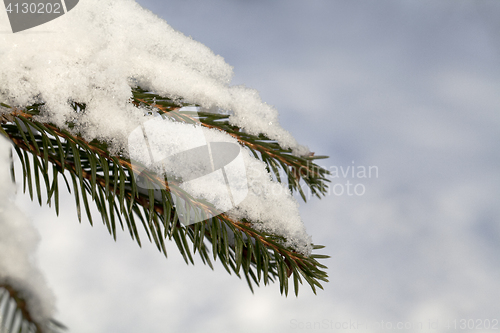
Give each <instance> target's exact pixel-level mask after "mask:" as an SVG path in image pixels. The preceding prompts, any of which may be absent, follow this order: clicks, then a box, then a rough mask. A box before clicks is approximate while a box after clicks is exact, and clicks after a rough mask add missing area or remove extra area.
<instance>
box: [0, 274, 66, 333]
mask: <svg viewBox="0 0 500 333" xmlns="http://www.w3.org/2000/svg"><path fill="white" fill-rule="evenodd" d="M23 294H24V292H23V291H22V290H18V289H17V288H15V287H14V286H13V285H11V284H9V283H7V282H1V283H0V332H20V333H56V332H60V330H64V329H66V327H65V326H64V325H62V324H61V323H59V322H58V321H56V320H54V319H51V320H49V321H48V322H46V323H41V322H38V321H37V320H35V319H34V318H33V316H32V314H31V311H30V309H29V306H28V304H27V301H26V299H25V297H24V296H23Z"/></svg>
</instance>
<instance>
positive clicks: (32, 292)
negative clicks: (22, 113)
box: [0, 135, 55, 323]
mask: <svg viewBox="0 0 500 333" xmlns="http://www.w3.org/2000/svg"><path fill="white" fill-rule="evenodd" d="M10 149H11V145H10V143H9V142H8V141H7V140H6V139H5V138H4V137H3V136H1V135H0V285H1V284H4V283H6V284H9V285H10V286H12V287H14V288H15V289H16V290H17V291H20V292H21V295H22V296H23V297H24V298H25V299H26V302H27V307H28V309H29V311H30V313H31V315H32V317H33V318H34V319H35V320H36V321H38V322H39V323H43V322H45V320H47V319H49V318H51V317H52V316H53V314H54V311H55V306H54V304H55V298H54V295H53V294H52V291H51V290H50V289H49V287H48V286H47V284H46V283H45V279H44V277H43V275H42V273H41V272H40V270H39V269H38V267H37V265H36V262H35V250H36V248H37V244H38V241H39V235H38V233H37V231H36V230H35V228H34V226H33V225H32V224H31V223H30V222H29V221H28V220H27V218H26V217H25V216H24V214H23V213H22V212H21V211H20V209H19V208H18V207H17V206H16V205H15V204H14V203H13V198H14V196H15V192H16V187H15V185H14V184H13V183H12V179H11V176H10Z"/></svg>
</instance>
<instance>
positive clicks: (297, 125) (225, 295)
mask: <svg viewBox="0 0 500 333" xmlns="http://www.w3.org/2000/svg"><path fill="white" fill-rule="evenodd" d="M82 1H83V0H82ZM138 2H139V3H140V4H141V5H142V6H144V7H146V8H148V9H150V10H151V11H153V12H154V13H156V14H157V15H158V16H160V17H162V18H163V19H165V20H166V21H167V22H168V23H169V24H170V25H171V26H172V27H173V28H175V29H176V30H179V31H181V32H183V33H184V34H186V35H188V36H192V38H193V39H195V40H197V41H200V42H201V43H203V44H205V45H207V46H208V47H209V48H211V49H212V50H213V51H214V52H215V53H216V54H220V55H221V56H223V57H224V58H225V60H226V61H227V62H228V63H229V64H230V65H232V66H234V73H235V77H234V80H233V83H234V84H245V85H246V86H248V87H252V88H255V89H257V90H258V91H259V92H260V94H261V96H262V99H263V100H264V101H266V102H267V103H269V104H271V105H274V106H275V107H276V108H277V109H278V110H279V112H280V121H281V124H282V126H283V127H284V128H285V129H288V130H289V131H290V132H292V134H293V135H294V136H295V137H296V138H297V139H298V141H299V142H301V143H302V144H305V145H308V146H309V148H310V149H311V151H314V152H316V153H317V154H318V155H328V156H330V158H329V159H327V160H322V161H321V162H322V163H321V164H322V165H323V166H324V167H326V168H328V169H329V170H331V171H332V178H331V181H332V183H331V185H332V187H331V190H330V194H329V195H327V196H326V197H325V198H323V199H322V200H318V199H314V198H311V200H309V201H308V202H307V203H306V204H301V213H302V218H303V221H304V223H305V225H306V227H307V230H308V232H309V234H311V235H312V236H313V240H314V242H315V243H317V244H323V245H326V248H325V249H324V250H322V253H325V254H329V255H330V256H331V259H328V260H325V264H326V265H327V266H328V267H329V269H328V272H329V275H330V282H329V283H327V284H325V286H324V287H325V290H324V291H322V290H319V292H318V295H314V294H313V293H312V292H311V290H310V289H309V288H308V287H307V286H303V287H302V288H301V291H300V294H299V297H298V298H296V297H295V296H288V297H284V296H281V295H280V293H279V285H276V284H274V285H270V286H266V287H264V286H263V287H260V288H257V289H256V291H255V294H252V293H251V292H250V290H249V289H248V287H247V285H246V282H245V281H244V280H239V279H238V278H237V277H235V276H230V275H228V274H227V273H226V271H225V270H224V269H223V267H222V266H221V265H218V264H217V265H216V268H215V272H214V271H211V270H210V269H209V268H208V267H206V266H204V265H202V264H201V262H200V263H199V264H197V265H196V266H187V265H186V264H185V263H184V261H183V259H182V258H181V256H180V255H179V254H178V253H177V249H176V247H175V246H172V245H171V244H170V247H169V249H170V252H169V253H170V254H169V258H168V259H165V258H164V257H162V255H161V254H160V253H159V252H157V250H156V249H155V247H154V246H153V245H151V244H145V245H144V246H143V248H142V249H140V248H139V247H138V246H137V245H136V244H135V243H133V242H132V241H131V240H130V238H129V236H128V235H127V234H126V233H124V232H122V233H119V234H118V240H117V242H116V243H115V242H114V241H113V239H112V237H111V236H109V234H108V233H107V230H106V228H105V227H104V226H103V225H101V224H99V223H96V225H95V226H94V227H91V226H89V224H88V223H87V222H86V221H84V222H82V224H78V222H77V218H76V213H75V205H74V201H73V198H72V197H70V196H66V197H65V198H64V199H63V200H64V201H63V202H64V203H65V205H63V207H62V209H61V214H60V217H59V218H57V217H56V216H55V213H54V211H53V210H51V209H49V208H46V207H44V208H39V207H37V205H36V204H34V203H31V202H30V200H29V198H28V196H27V195H19V197H18V204H19V205H20V206H21V207H23V208H24V210H25V211H27V214H28V215H29V216H30V217H31V218H32V219H33V220H34V221H35V225H36V226H37V228H38V229H39V231H40V234H41V243H40V247H39V253H38V255H39V264H40V266H41V268H42V270H43V271H44V273H45V274H46V276H47V279H48V281H49V284H50V286H51V287H52V289H53V290H54V293H55V294H56V296H57V300H58V304H57V305H58V308H59V313H58V316H57V318H58V319H59V320H60V321H62V322H63V323H64V324H66V325H67V326H69V327H70V332H71V333H87V332H88V333H109V332H120V333H137V332H204V333H207V332H252V331H255V332H273V333H280V332H283V333H285V332H322V331H325V332H326V331H329V332H332V331H335V332H343V331H345V332H348V331H352V332H354V331H361V332H367V333H368V332H387V331H405V332H449V331H461V332H489V331H491V330H492V329H493V328H495V327H496V329H497V330H499V329H500V323H499V321H500V302H499V299H500V260H499V259H500V223H499V222H500V205H499V199H500V148H499V146H498V143H499V133H500V112H499V111H500V110H499V107H500V20H499V19H498V18H499V17H500V2H499V1H497V0H492V1H488V0H476V1H472V0H467V1H465V0H440V1H435V0H432V1H431V0H415V1H412V0H405V1H401V0H378V1H368V0H363V1H350V0H307V1H306V0H272V1H260V0H254V1H241V0H214V1H202V0H184V1H165V0H139V1H138ZM370 167H372V168H371V169H370V170H371V171H372V172H371V174H369V173H368V170H369V168H370ZM353 168H354V170H355V172H354V173H352V170H353ZM363 168H365V170H366V171H367V172H366V174H364V177H363V174H362V173H359V172H358V171H360V170H362V169H363ZM342 170H343V171H344V174H343V173H342ZM18 172H19V171H18ZM349 184H350V185H349ZM464 320H465V321H464ZM470 320H472V321H470ZM495 320H496V323H497V324H496V326H495V325H494V323H495ZM464 323H465V326H464ZM487 328H489V330H488V329H487Z"/></svg>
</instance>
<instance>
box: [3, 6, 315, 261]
mask: <svg viewBox="0 0 500 333" xmlns="http://www.w3.org/2000/svg"><path fill="white" fill-rule="evenodd" d="M0 12H1V14H0V31H9V30H10V26H9V23H8V20H7V16H6V14H5V12H3V11H0ZM2 15H3V16H2ZM0 45H1V46H0V101H2V102H4V103H7V104H9V105H13V106H19V107H23V106H26V105H29V104H32V103H35V102H44V103H45V108H44V112H43V115H42V116H40V117H39V120H42V121H47V122H51V123H54V124H56V125H57V126H60V127H66V124H67V122H68V121H71V122H73V123H75V124H76V126H75V129H74V130H75V131H78V132H79V133H80V134H81V135H82V136H83V137H84V138H85V139H87V140H92V139H99V140H103V141H106V142H107V143H108V144H109V145H110V147H111V150H112V152H122V153H125V154H127V153H128V148H129V147H128V143H129V142H128V138H129V136H130V134H131V133H132V132H133V131H134V130H135V129H136V128H137V127H138V125H139V124H141V123H144V122H145V121H148V120H151V119H157V121H159V122H160V121H162V122H164V123H166V125H165V126H169V127H168V128H169V130H171V131H172V133H165V132H164V133H162V132H161V131H157V132H156V135H158V136H162V135H163V136H165V140H157V141H158V142H161V143H160V144H158V145H157V146H156V147H155V148H156V149H163V150H164V152H165V153H167V155H168V152H169V151H175V150H177V151H178V150H187V149H190V148H192V145H193V143H192V142H190V140H186V138H187V139H190V138H191V136H190V135H189V133H190V131H191V130H192V129H193V127H194V126H193V125H188V124H179V123H177V124H176V123H173V122H169V121H167V120H161V119H158V118H154V117H152V116H145V112H144V110H143V109H141V108H138V107H136V106H134V105H133V104H132V103H130V98H131V97H132V93H131V86H134V85H139V86H141V87H142V88H145V89H148V90H150V91H153V92H155V93H157V94H160V95H163V96H167V97H170V98H174V99H181V98H182V100H183V101H186V102H189V103H193V104H198V105H200V106H201V107H203V108H204V109H211V110H217V109H221V110H229V111H231V117H230V122H231V123H232V124H234V125H237V126H239V127H241V128H243V129H244V130H245V131H246V132H248V133H253V134H259V133H263V134H265V135H267V136H268V137H269V138H271V139H274V140H276V141H277V142H278V143H279V144H280V145H281V147H283V148H291V149H292V151H293V152H294V153H295V154H297V155H306V154H308V149H307V148H306V147H304V146H301V145H299V144H298V143H297V142H296V140H295V139H294V138H293V137H292V136H291V134H290V133H289V132H287V131H286V130H284V129H283V128H282V127H280V125H279V121H278V113H277V111H276V110H275V109H274V108H273V107H271V106H269V105H268V104H266V103H264V102H262V100H261V98H260V97H259V95H258V93H257V91H255V90H253V89H249V88H246V87H243V86H231V85H230V82H231V78H232V75H233V72H232V67H231V66H229V65H228V64H226V63H225V62H224V60H223V58H222V57H221V56H218V55H214V54H213V52H212V51H211V50H210V49H208V48H207V47H206V46H204V45H202V44H200V43H198V42H196V41H194V40H192V39H191V38H189V37H186V36H184V35H183V34H181V33H180V32H178V31H175V30H174V29H172V28H171V27H170V26H169V25H168V24H167V23H166V22H165V21H164V20H162V19H160V18H158V17H157V16H156V15H154V14H153V13H151V12H150V11H148V10H145V9H143V8H142V7H140V6H139V5H138V4H137V3H136V2H135V1H132V0H121V1H111V0H99V1H98V0H86V1H80V2H79V3H78V5H77V6H76V7H75V8H74V9H73V10H71V11H70V12H68V13H67V14H65V15H63V16H61V17H60V18H57V19H55V20H53V21H50V22H48V23H46V24H44V25H41V26H39V27H35V28H32V29H30V30H27V31H24V32H19V33H16V34H10V33H3V34H0ZM70 102H79V103H85V104H86V109H85V112H77V111H75V110H74V109H73V108H72V107H71V105H70ZM0 112H2V110H1V109H0ZM3 112H5V110H4V111H3ZM202 131H203V133H204V135H205V138H206V140H207V141H213V142H221V141H222V142H234V143H236V141H235V140H234V139H233V138H231V137H229V136H228V135H227V134H225V133H221V132H220V131H217V130H209V129H202ZM173 133H176V134H175V135H172V134H173ZM148 135H150V133H148ZM131 149H132V150H133V149H134V148H133V147H131ZM241 155H242V158H243V161H244V162H245V167H246V170H245V172H244V173H241V175H240V176H241V177H246V178H247V180H248V195H247V197H246V199H245V200H244V201H243V202H241V203H240V204H239V205H237V207H236V208H234V209H231V210H230V211H228V214H229V215H230V216H232V217H235V218H247V219H248V220H250V221H251V222H253V223H254V225H255V227H256V228H259V229H261V230H266V231H269V232H272V233H275V234H277V235H280V236H283V237H285V238H286V239H287V242H286V244H285V245H288V246H291V247H292V248H295V249H296V250H297V251H299V252H301V253H304V254H310V252H311V238H310V236H308V235H307V233H306V231H305V227H304V225H303V223H302V221H301V219H300V215H299V209H298V204H297V202H296V201H295V199H293V197H292V195H291V194H290V192H289V190H288V189H287V188H286V187H285V186H283V185H281V184H277V183H275V182H273V181H272V177H271V175H270V174H269V173H268V172H267V171H266V169H265V164H264V163H263V162H261V161H259V160H256V159H255V158H254V157H252V156H251V155H250V153H249V152H248V151H247V150H246V149H241ZM184 166H185V168H184V169H183V172H187V173H189V172H190V171H191V170H190V169H189V168H190V166H189V165H184V164H183V167H184ZM191 167H193V166H191ZM171 171H172V172H174V173H175V172H181V171H179V170H177V171H175V170H171ZM219 185H220V184H219ZM218 188H219V189H220V190H217V189H218ZM186 190H187V191H188V192H190V194H192V195H193V196H195V197H198V198H207V197H209V196H211V197H212V198H213V199H214V200H215V202H217V200H218V198H219V199H220V196H221V193H220V192H222V191H223V190H226V188H225V187H224V186H217V184H213V183H212V184H211V183H207V184H205V185H204V186H197V187H193V186H191V188H189V186H186Z"/></svg>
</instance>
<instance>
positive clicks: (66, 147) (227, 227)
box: [1, 109, 327, 294]
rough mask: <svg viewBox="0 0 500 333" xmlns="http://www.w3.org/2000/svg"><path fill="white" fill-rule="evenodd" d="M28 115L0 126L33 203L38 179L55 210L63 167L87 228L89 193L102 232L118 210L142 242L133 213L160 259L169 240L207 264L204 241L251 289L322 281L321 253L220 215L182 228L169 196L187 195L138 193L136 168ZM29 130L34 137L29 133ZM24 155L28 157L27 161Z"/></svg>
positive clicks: (112, 227)
mask: <svg viewBox="0 0 500 333" xmlns="http://www.w3.org/2000/svg"><path fill="white" fill-rule="evenodd" d="M28 112H30V113H28ZM34 114H37V110H34V111H31V110H29V109H28V110H24V111H23V110H13V111H12V112H11V113H9V114H4V115H3V116H2V117H1V119H3V121H2V122H3V123H4V125H3V126H2V127H3V129H2V132H3V133H4V135H6V136H8V137H9V138H10V139H11V140H12V141H13V142H14V143H15V148H16V151H17V152H18V155H19V157H20V160H21V163H22V165H23V174H24V180H25V183H24V184H25V185H24V189H25V190H26V188H27V189H28V191H29V193H30V196H31V198H32V200H33V193H34V192H35V191H34V190H33V183H35V186H34V187H35V188H36V194H37V198H38V201H39V203H40V204H42V195H41V190H40V188H41V185H40V179H43V180H44V181H45V184H46V189H47V202H48V203H49V204H50V203H51V199H52V198H53V199H54V201H55V207H56V213H58V206H59V205H58V193H59V187H58V181H57V179H58V177H57V176H58V174H60V175H62V176H63V177H64V179H65V181H66V183H67V186H68V189H69V184H68V182H67V179H66V177H65V175H64V171H65V170H66V171H68V172H69V173H70V175H71V177H72V181H73V193H74V196H75V200H76V204H77V212H78V217H79V219H80V220H81V206H80V205H81V204H80V194H81V199H82V200H83V202H84V207H85V211H86V213H87V216H88V219H89V221H90V223H91V224H92V215H91V212H90V209H89V205H88V199H87V196H90V197H91V199H92V200H93V201H94V202H95V203H96V205H97V208H98V209H99V212H100V213H101V215H102V218H103V222H104V224H105V225H106V226H107V228H108V231H109V232H110V234H112V235H113V237H115V238H116V223H115V220H116V218H115V212H116V213H117V214H116V217H118V219H119V222H120V224H121V227H122V229H124V225H123V222H122V219H121V217H123V218H124V219H125V222H126V224H127V227H128V229H129V232H130V235H131V237H132V239H136V241H137V242H138V244H139V245H141V242H140V239H139V234H138V232H137V227H136V223H135V220H134V218H133V216H134V215H136V216H138V217H139V218H140V220H141V222H142V224H143V226H144V230H145V231H146V234H147V235H148V238H149V240H150V241H151V242H154V243H155V244H156V245H157V247H158V249H159V250H160V251H161V252H163V253H164V254H165V255H166V249H165V244H164V239H166V238H169V239H172V238H173V239H174V241H175V242H176V245H177V246H178V248H179V251H180V253H181V254H182V255H183V257H184V259H185V261H186V262H187V263H189V262H191V263H194V260H193V257H192V255H191V252H192V251H193V252H197V251H198V253H199V254H200V257H201V259H202V261H203V262H204V263H206V264H208V265H209V266H210V267H212V264H211V261H210V255H209V253H208V247H207V246H206V243H205V240H206V241H208V243H211V248H212V252H213V257H214V259H216V258H219V259H220V261H221V263H222V264H223V266H224V267H225V268H226V270H227V271H228V272H229V273H231V271H233V272H235V273H236V274H237V275H238V276H240V275H239V273H240V270H241V269H243V273H244V275H245V278H246V280H247V282H248V283H249V286H250V288H251V289H252V282H251V281H253V282H255V283H256V284H257V285H259V282H261V276H262V277H263V279H264V284H267V283H268V282H269V281H274V279H275V278H278V280H279V281H280V290H281V292H282V293H285V294H287V293H288V277H290V276H291V275H293V279H294V287H295V293H296V294H297V293H298V285H299V283H302V280H301V276H302V277H303V278H304V279H305V280H306V282H308V284H310V286H311V288H312V289H313V291H314V292H315V287H319V288H321V284H320V283H319V281H327V279H326V277H327V275H326V273H325V272H324V271H323V270H322V269H324V268H326V267H325V266H323V265H321V264H319V263H318V262H317V260H316V259H321V258H324V256H318V255H314V254H313V255H311V256H309V257H305V256H303V255H301V254H299V253H296V252H294V251H293V250H292V249H288V248H285V247H283V246H282V245H281V244H280V242H279V241H280V240H279V239H277V238H276V237H275V236H273V235H269V234H266V233H264V232H261V231H257V230H255V229H253V228H252V227H251V224H250V223H248V222H246V221H233V220H231V219H230V218H229V217H228V216H226V215H224V214H221V215H218V216H215V217H213V218H211V219H208V220H206V221H204V222H202V223H196V224H194V225H189V226H188V227H185V226H183V225H181V224H180V222H179V219H178V217H177V215H176V214H177V212H176V210H175V209H174V205H173V204H174V203H173V201H172V198H171V197H170V196H169V193H170V192H172V191H173V192H175V194H176V195H177V196H180V197H182V198H185V199H187V201H186V202H189V203H192V202H193V200H189V196H188V195H187V194H186V193H183V191H181V190H180V188H179V187H178V186H176V184H172V182H169V183H168V184H167V183H166V182H165V180H164V179H158V178H156V179H151V180H152V181H156V182H162V184H163V185H164V189H163V190H162V191H161V194H160V195H159V198H157V197H158V195H157V194H158V193H153V192H154V191H153V190H148V191H147V193H143V192H141V191H139V190H138V189H137V185H136V183H135V180H134V165H132V164H131V163H130V161H128V160H127V159H125V158H123V157H121V156H110V155H109V154H108V152H107V151H105V150H104V149H102V148H101V144H100V143H98V142H94V141H93V142H87V141H85V140H84V139H82V138H80V137H78V136H76V135H74V134H72V133H69V132H68V131H66V130H61V129H58V128H57V127H55V126H53V125H51V124H43V123H40V122H37V121H34V120H33V115H34ZM35 130H36V131H38V134H37V133H34V132H35ZM25 131H26V132H27V134H26V133H25ZM21 150H22V151H24V153H23V152H22V151H21ZM26 152H27V153H30V154H31V155H32V163H31V164H30V160H29V158H28V156H27V155H26ZM49 163H50V164H51V165H52V171H53V176H52V179H49V178H50V177H49V174H50V172H49V167H48V164H49ZM31 165H33V167H31ZM31 169H33V170H34V172H33V173H34V175H35V179H34V180H33V179H32V177H31V173H32V172H31ZM152 177H157V176H152ZM155 195H156V196H155ZM158 199H159V200H158ZM196 208H199V209H201V210H205V211H206V212H207V213H208V214H207V215H209V214H210V213H212V212H214V211H215V209H214V208H213V207H211V205H210V204H204V203H200V204H199V205H198V207H196ZM212 215H213V214H212ZM230 236H232V238H233V239H234V242H233V243H231V241H229V238H231V237H230ZM186 237H187V238H189V240H190V242H191V243H192V245H191V246H189V245H188V241H187V238H186ZM191 247H192V249H191Z"/></svg>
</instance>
